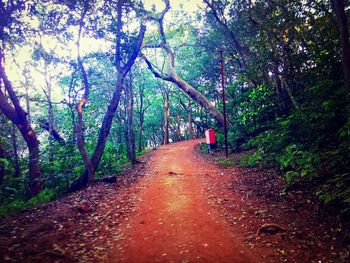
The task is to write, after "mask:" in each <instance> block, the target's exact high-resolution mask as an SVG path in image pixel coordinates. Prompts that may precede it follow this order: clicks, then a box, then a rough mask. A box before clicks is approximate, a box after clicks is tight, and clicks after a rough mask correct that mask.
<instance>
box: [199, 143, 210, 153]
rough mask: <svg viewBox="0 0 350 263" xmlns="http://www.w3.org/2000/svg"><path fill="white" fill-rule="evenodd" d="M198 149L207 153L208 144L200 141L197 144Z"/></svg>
mask: <svg viewBox="0 0 350 263" xmlns="http://www.w3.org/2000/svg"><path fill="white" fill-rule="evenodd" d="M199 151H200V152H201V153H208V144H207V143H205V142H202V143H201V144H199Z"/></svg>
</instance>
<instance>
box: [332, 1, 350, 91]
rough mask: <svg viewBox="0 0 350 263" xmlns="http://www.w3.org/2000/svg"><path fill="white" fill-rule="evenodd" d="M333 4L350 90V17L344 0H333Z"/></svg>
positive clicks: (345, 77)
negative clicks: (349, 22)
mask: <svg viewBox="0 0 350 263" xmlns="http://www.w3.org/2000/svg"><path fill="white" fill-rule="evenodd" d="M332 6H333V9H334V12H335V14H336V18H337V24H338V29H339V38H340V45H341V49H342V62H343V72H344V79H345V84H346V87H347V88H348V90H350V40H349V27H348V18H347V16H346V12H345V1H344V0H332Z"/></svg>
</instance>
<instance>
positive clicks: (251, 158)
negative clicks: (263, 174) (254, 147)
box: [240, 151, 263, 167]
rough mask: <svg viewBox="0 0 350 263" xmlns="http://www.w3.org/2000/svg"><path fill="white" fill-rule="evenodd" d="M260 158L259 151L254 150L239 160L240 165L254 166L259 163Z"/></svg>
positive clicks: (261, 158)
mask: <svg viewBox="0 0 350 263" xmlns="http://www.w3.org/2000/svg"><path fill="white" fill-rule="evenodd" d="M262 160H263V157H262V156H261V153H260V152H259V151H256V152H254V153H252V154H247V155H244V156H243V157H242V158H241V160H240V165H241V166H247V167H255V166H257V165H258V164H259V163H261V162H262Z"/></svg>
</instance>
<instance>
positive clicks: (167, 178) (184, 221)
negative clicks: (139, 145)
mask: <svg viewBox="0 0 350 263" xmlns="http://www.w3.org/2000/svg"><path fill="white" fill-rule="evenodd" d="M200 142H201V140H193V141H187V142H180V143H174V144H171V145H166V146H161V147H159V148H157V149H156V150H154V151H152V152H150V153H147V154H145V155H144V156H142V157H141V163H140V164H137V165H136V166H134V167H133V168H130V169H128V170H126V171H125V172H124V173H123V175H122V176H118V179H117V183H115V184H105V183H99V184H96V185H94V186H91V187H89V188H87V189H85V190H83V191H80V192H77V193H73V194H71V195H68V196H66V197H63V198H61V199H59V200H56V201H54V202H51V203H49V204H46V205H44V206H41V207H38V208H36V209H31V210H27V211H24V212H22V213H20V214H18V215H13V216H8V217H6V218H2V219H0V262H38V263H40V262H349V244H348V243H347V242H348V240H346V239H344V236H343V229H341V227H340V224H339V222H338V221H337V220H335V219H334V218H336V215H334V216H330V215H329V214H328V215H326V214H324V213H322V212H321V209H320V206H319V204H318V202H317V200H316V199H315V198H314V197H313V196H311V195H310V196H308V195H306V194H305V193H303V192H301V191H298V190H294V191H290V192H289V193H288V195H287V196H281V195H280V193H281V190H282V188H283V186H284V183H283V180H281V179H280V177H277V175H276V174H275V172H274V171H268V170H258V169H253V168H241V167H238V166H235V167H230V168H224V167H220V166H218V165H216V164H215V162H213V160H215V158H219V157H220V156H215V155H214V156H211V155H207V156H202V155H201V154H199V153H198V151H197V150H196V149H197V148H196V145H198V143H200ZM236 157H237V158H238V157H239V156H235V155H233V156H232V158H236Z"/></svg>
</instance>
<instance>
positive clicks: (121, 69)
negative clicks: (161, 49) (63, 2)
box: [70, 1, 146, 191]
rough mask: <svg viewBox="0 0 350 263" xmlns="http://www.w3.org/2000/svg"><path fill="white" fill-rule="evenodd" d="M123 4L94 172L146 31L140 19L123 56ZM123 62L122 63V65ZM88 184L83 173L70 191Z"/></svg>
mask: <svg viewBox="0 0 350 263" xmlns="http://www.w3.org/2000/svg"><path fill="white" fill-rule="evenodd" d="M124 4H125V2H124V1H118V2H117V6H116V10H117V15H116V17H117V21H116V30H115V34H116V35H115V36H116V45H115V63H114V65H115V68H116V73H117V80H116V84H115V88H114V92H113V96H112V99H111V101H110V103H109V105H108V108H107V112H106V114H105V115H104V118H103V121H102V125H101V128H100V132H99V136H98V139H97V144H96V147H95V150H94V153H93V155H92V157H91V163H92V167H93V171H96V169H97V167H98V165H99V163H100V161H101V158H102V154H103V151H104V148H105V146H106V142H107V139H108V135H109V132H110V129H111V126H112V121H113V117H114V115H115V112H116V110H117V108H118V104H119V101H120V97H121V93H122V90H123V86H124V80H125V77H126V75H127V74H128V72H129V71H130V69H131V67H132V66H133V64H134V62H135V60H136V58H137V56H138V54H139V51H140V48H141V46H142V43H143V38H144V35H145V31H146V26H145V25H144V24H143V21H142V19H141V23H140V30H139V33H138V36H137V38H136V40H135V41H134V43H133V48H132V49H131V50H132V52H131V54H124V52H123V49H122V37H124V36H125V34H124V33H123V24H124V23H123V19H122V18H123V6H124ZM125 57H127V58H125ZM124 61H125V62H124ZM123 62H124V63H123ZM87 182H88V173H87V171H85V172H84V173H83V174H82V175H81V176H80V177H79V178H78V179H77V180H76V181H75V182H74V183H73V184H72V186H71V187H70V190H71V191H75V190H78V189H81V188H82V187H84V186H85V185H86V184H87Z"/></svg>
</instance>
